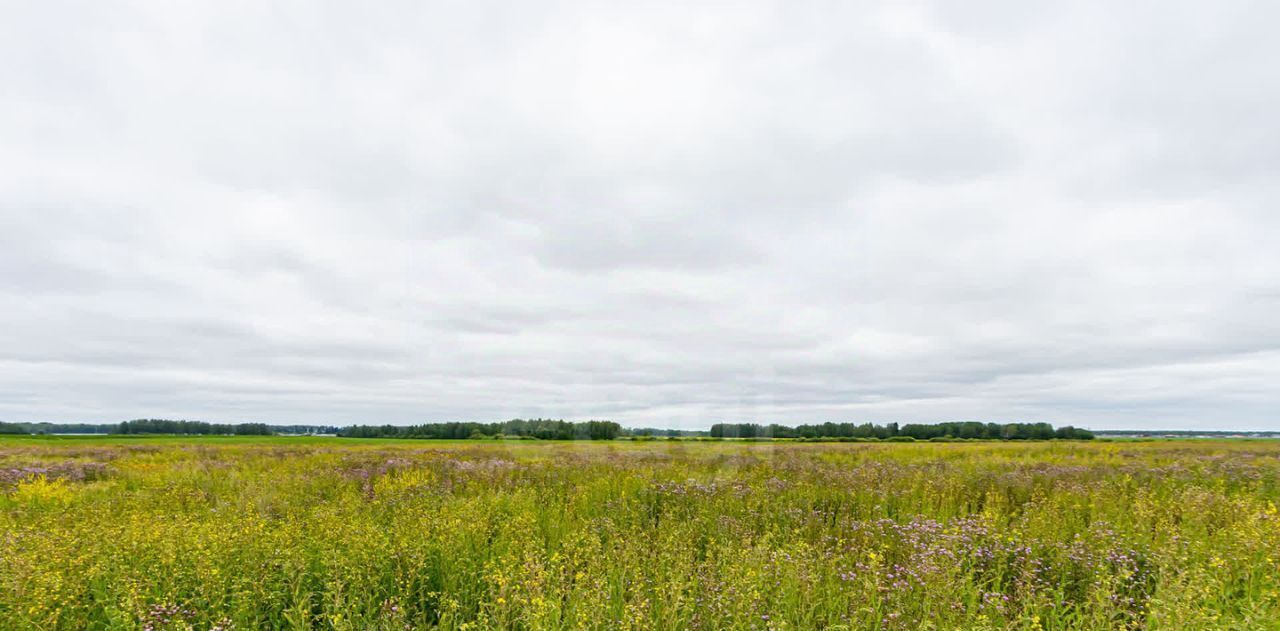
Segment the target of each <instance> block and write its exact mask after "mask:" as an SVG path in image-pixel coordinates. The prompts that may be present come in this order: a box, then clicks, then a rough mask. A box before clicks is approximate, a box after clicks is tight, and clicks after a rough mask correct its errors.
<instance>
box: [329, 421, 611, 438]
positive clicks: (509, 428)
mask: <svg viewBox="0 0 1280 631" xmlns="http://www.w3.org/2000/svg"><path fill="white" fill-rule="evenodd" d="M621 433H622V426H620V425H618V424H617V423H614V422H613V421H586V422H582V423H574V422H570V421H564V420H552V419H529V420H525V419H514V420H510V421H504V422H501V423H463V422H458V423H427V424H425V425H408V426H401V425H380V426H377V425H353V426H351V427H347V428H344V429H342V430H340V431H339V432H338V435H339V436H345V437H348V438H436V439H441V438H453V439H462V438H497V437H504V438H537V439H541V440H613V439H614V438H617V437H618V436H619V435H620V434H621Z"/></svg>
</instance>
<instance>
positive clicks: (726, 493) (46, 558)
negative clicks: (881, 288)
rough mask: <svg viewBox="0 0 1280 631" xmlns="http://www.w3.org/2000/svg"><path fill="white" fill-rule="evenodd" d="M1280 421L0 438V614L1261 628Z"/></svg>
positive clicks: (547, 623)
mask: <svg viewBox="0 0 1280 631" xmlns="http://www.w3.org/2000/svg"><path fill="white" fill-rule="evenodd" d="M1277 504H1280V442H1272V441H1242V440H1241V441H1235V440H1204V441H1191V440H1184V441H1153V442H1111V441H1095V442H1091V443H1078V442H1022V443H1012V442H1011V443H901V444H895V443H793V442H772V443H771V442H760V443H756V442H728V441H726V442H695V441H653V442H630V441H607V442H590V443H588V442H535V441H511V442H502V441H474V442H466V441H460V442H448V441H390V440H388V441H372V440H370V441H365V440H357V439H339V438H328V439H323V438H271V437H264V438H239V439H234V438H182V439H176V438H131V439H123V438H63V439H40V438H5V439H0V629H14V630H17V629H233V628H234V629H263V628H266V629H275V628H280V629H310V628H322V629H405V628H442V629H463V628H469V629H488V628H516V629H570V628H596V629H629V628H633V629H672V630H674V629H812V628H826V629H1123V628H1135V629H1136V628H1143V629H1146V628H1150V629H1274V628H1280V514H1278V513H1277Z"/></svg>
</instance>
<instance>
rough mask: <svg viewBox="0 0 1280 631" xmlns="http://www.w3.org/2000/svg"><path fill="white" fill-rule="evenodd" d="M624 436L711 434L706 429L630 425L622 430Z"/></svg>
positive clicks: (678, 436) (677, 436)
mask: <svg viewBox="0 0 1280 631" xmlns="http://www.w3.org/2000/svg"><path fill="white" fill-rule="evenodd" d="M622 435H623V436H665V437H668V438H680V437H686V438H687V437H697V436H710V435H711V433H710V432H708V431H707V430H705V429H662V428H659V427H630V428H626V429H623V430H622Z"/></svg>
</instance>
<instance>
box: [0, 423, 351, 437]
mask: <svg viewBox="0 0 1280 631" xmlns="http://www.w3.org/2000/svg"><path fill="white" fill-rule="evenodd" d="M337 433H338V428H337V427H335V426H329V425H267V424H266V423H236V424H224V423H206V422H204V421H170V420H164V419H136V420H132V421H125V422H123V423H0V434H187V435H224V436H270V435H272V434H337Z"/></svg>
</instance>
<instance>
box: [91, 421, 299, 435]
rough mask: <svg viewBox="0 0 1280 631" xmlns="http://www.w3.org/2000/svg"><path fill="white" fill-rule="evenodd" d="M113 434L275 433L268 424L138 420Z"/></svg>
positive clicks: (124, 423)
mask: <svg viewBox="0 0 1280 631" xmlns="http://www.w3.org/2000/svg"><path fill="white" fill-rule="evenodd" d="M112 433H113V434H203V435H211V434H214V435H235V436H270V435H271V434H273V433H275V432H274V431H272V428H271V427H270V426H268V425H267V424H266V423H239V424H236V425H226V424H222V423H206V422H204V421H169V420H164V419H137V420H133V421H125V422H123V423H121V424H120V426H119V427H118V428H117V429H116V431H114V432H112Z"/></svg>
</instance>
